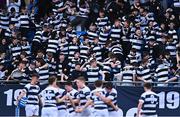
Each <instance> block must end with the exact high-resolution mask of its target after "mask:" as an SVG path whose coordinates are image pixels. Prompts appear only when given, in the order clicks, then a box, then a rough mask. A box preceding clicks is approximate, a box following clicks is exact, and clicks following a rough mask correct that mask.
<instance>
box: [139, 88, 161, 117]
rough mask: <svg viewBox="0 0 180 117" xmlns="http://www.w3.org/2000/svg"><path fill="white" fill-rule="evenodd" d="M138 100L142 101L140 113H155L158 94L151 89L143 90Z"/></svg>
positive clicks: (147, 114)
mask: <svg viewBox="0 0 180 117" xmlns="http://www.w3.org/2000/svg"><path fill="white" fill-rule="evenodd" d="M139 101H141V102H143V107H142V112H141V113H142V115H146V116H151V115H157V112H156V108H157V104H158V96H157V94H155V93H154V92H152V91H147V92H144V93H143V94H142V95H141V97H140V99H139Z"/></svg>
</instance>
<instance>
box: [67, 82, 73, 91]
mask: <svg viewBox="0 0 180 117" xmlns="http://www.w3.org/2000/svg"><path fill="white" fill-rule="evenodd" d="M72 85H73V84H72V82H71V81H67V82H66V83H65V89H66V91H67V92H70V91H71V90H72V88H73V87H72Z"/></svg>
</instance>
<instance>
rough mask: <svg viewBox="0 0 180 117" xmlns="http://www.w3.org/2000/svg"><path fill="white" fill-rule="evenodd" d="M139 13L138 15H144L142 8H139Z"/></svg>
mask: <svg viewBox="0 0 180 117" xmlns="http://www.w3.org/2000/svg"><path fill="white" fill-rule="evenodd" d="M139 13H140V15H143V13H144V8H143V7H141V8H140V9H139Z"/></svg>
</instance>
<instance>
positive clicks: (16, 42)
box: [12, 37, 19, 45]
mask: <svg viewBox="0 0 180 117" xmlns="http://www.w3.org/2000/svg"><path fill="white" fill-rule="evenodd" d="M18 42H19V40H18V39H17V38H16V37H14V38H13V40H12V43H13V45H17V44H18Z"/></svg>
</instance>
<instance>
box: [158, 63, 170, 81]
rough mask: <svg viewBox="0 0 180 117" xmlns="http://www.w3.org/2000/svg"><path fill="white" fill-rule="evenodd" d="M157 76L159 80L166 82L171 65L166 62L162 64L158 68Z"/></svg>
mask: <svg viewBox="0 0 180 117" xmlns="http://www.w3.org/2000/svg"><path fill="white" fill-rule="evenodd" d="M155 78H156V79H157V81H158V82H165V81H166V80H168V78H169V67H168V66H166V65H165V64H160V65H158V67H157V68H156V73H155Z"/></svg>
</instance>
